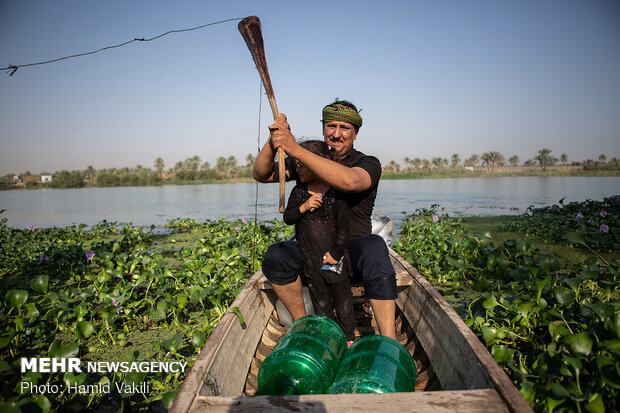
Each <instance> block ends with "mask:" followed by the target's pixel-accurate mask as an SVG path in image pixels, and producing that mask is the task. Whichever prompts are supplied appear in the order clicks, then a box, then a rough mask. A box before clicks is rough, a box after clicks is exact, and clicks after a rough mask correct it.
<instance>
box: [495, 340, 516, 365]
mask: <svg viewBox="0 0 620 413" xmlns="http://www.w3.org/2000/svg"><path fill="white" fill-rule="evenodd" d="M514 352H515V351H514V350H513V349H511V348H509V347H507V346H505V345H503V344H495V345H494V346H493V347H491V354H492V355H493V358H494V359H495V361H497V362H498V363H500V364H504V365H509V364H511V363H512V356H513V354H514Z"/></svg>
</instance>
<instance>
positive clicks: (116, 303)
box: [112, 299, 123, 314]
mask: <svg viewBox="0 0 620 413" xmlns="http://www.w3.org/2000/svg"><path fill="white" fill-rule="evenodd" d="M112 305H113V306H114V307H116V314H123V306H122V305H119V304H118V301H116V300H115V299H112Z"/></svg>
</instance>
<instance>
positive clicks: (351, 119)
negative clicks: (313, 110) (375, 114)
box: [323, 105, 362, 128]
mask: <svg viewBox="0 0 620 413" xmlns="http://www.w3.org/2000/svg"><path fill="white" fill-rule="evenodd" d="M333 121H341V122H347V123H350V124H351V125H353V126H357V127H358V128H359V127H361V126H362V117H361V116H360V114H359V113H357V112H356V111H355V110H354V109H351V108H348V107H346V106H343V105H327V106H325V107H324V108H323V122H333Z"/></svg>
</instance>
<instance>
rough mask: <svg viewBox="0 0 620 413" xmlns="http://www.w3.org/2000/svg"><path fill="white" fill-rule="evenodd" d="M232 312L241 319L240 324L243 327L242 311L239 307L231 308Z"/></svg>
mask: <svg viewBox="0 0 620 413" xmlns="http://www.w3.org/2000/svg"><path fill="white" fill-rule="evenodd" d="M230 311H232V312H233V313H235V314H237V317H239V324H241V326H243V314H241V311H239V307H231V308H230Z"/></svg>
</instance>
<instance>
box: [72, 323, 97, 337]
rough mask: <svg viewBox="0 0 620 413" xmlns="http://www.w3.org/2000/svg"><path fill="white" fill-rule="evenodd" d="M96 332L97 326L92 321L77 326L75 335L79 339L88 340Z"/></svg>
mask: <svg viewBox="0 0 620 413" xmlns="http://www.w3.org/2000/svg"><path fill="white" fill-rule="evenodd" d="M94 332H95V326H94V325H93V323H91V322H90V321H80V322H79V323H77V324H76V325H75V334H76V335H77V337H78V338H82V337H83V338H88V337H90V336H91V335H92V334H93V333H94Z"/></svg>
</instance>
